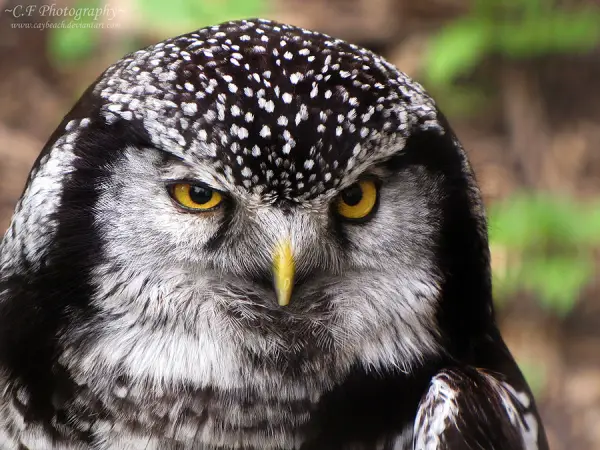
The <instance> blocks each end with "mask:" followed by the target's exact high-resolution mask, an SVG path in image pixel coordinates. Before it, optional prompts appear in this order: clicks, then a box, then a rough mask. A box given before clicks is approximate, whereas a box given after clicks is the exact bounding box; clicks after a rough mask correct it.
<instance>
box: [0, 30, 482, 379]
mask: <svg viewBox="0 0 600 450" xmlns="http://www.w3.org/2000/svg"><path fill="white" fill-rule="evenodd" d="M488 259H489V258H488V250H487V237H486V231H485V219H484V215H483V210H482V206H481V201H480V197H479V193H478V190H477V188H476V186H475V182H474V179H473V176H472V173H471V170H470V168H469V165H468V162H467V160H466V156H465V154H464V152H463V150H462V149H461V146H460V144H459V142H458V141H457V139H456V138H455V137H454V135H453V133H452V131H451V130H450V128H449V127H448V125H447V123H446V121H445V119H444V118H443V117H442V115H441V114H440V112H439V111H438V110H437V108H436V106H435V104H434V102H433V101H432V99H431V98H430V97H429V96H428V95H427V94H426V93H425V92H424V90H423V89H422V87H421V86H420V85H419V84H417V83H416V82H414V81H412V80H411V79H409V78H408V77H407V76H406V75H404V74H402V73H401V72H399V71H398V70H397V69H396V68H394V67H393V66H392V65H390V64H389V63H388V62H386V61H385V60H384V59H383V58H381V57H379V56H376V55H374V54H373V53H371V52H370V51H367V50H365V49H362V48H359V47H357V46H354V45H351V44H347V43H345V42H343V41H340V40H337V39H333V38H330V37H328V36H326V35H323V34H319V33H315V32H310V31H307V30H303V29H299V28H295V27H292V26H287V25H282V24H278V23H275V22H270V21H265V20H252V21H250V20H246V21H238V22H230V23H226V24H223V25H220V26H216V27H211V28H206V29H202V30H200V31H197V32H194V33H190V34H186V35H183V36H180V37H177V38H174V39H170V40H167V41H164V42H161V43H159V44H157V45H154V46H152V47H149V48H147V49H144V50H141V51H138V52H136V53H133V54H131V55H128V56H126V57H125V58H123V59H122V60H121V61H119V62H118V63H116V64H115V65H114V66H112V67H110V68H109V69H108V70H107V71H106V72H105V73H104V74H103V75H102V76H101V77H100V78H99V79H98V80H97V82H96V83H95V84H94V85H92V86H91V87H90V89H88V91H87V92H86V93H85V94H84V96H83V97H82V99H81V100H80V101H79V102H78V104H77V105H76V106H75V107H74V108H73V110H72V111H71V112H70V113H69V114H68V115H67V117H66V118H65V120H64V121H63V123H62V124H61V125H60V127H59V128H58V130H57V131H56V132H55V134H54V135H53V137H52V138H51V139H50V141H49V143H48V144H47V146H46V148H45V149H44V151H43V152H42V154H41V156H40V158H39V159H38V161H37V163H36V165H35V167H34V169H33V171H32V173H31V176H30V179H29V182H28V185H27V188H26V190H25V193H24V195H23V197H22V199H21V201H20V203H19V206H18V209H17V212H16V214H15V217H14V220H13V222H12V225H11V228H10V229H9V231H8V233H7V235H6V237H5V239H4V242H3V247H2V260H1V263H2V277H3V283H4V288H5V293H7V292H9V291H10V290H11V289H15V290H18V289H17V288H16V287H14V286H16V285H17V283H16V281H15V280H17V279H23V277H28V279H29V282H28V287H27V288H19V289H20V291H19V292H20V294H19V295H21V296H23V298H26V299H27V301H26V302H24V303H26V304H27V305H29V306H30V308H29V309H30V311H29V312H27V311H25V312H22V314H21V315H20V316H19V317H18V318H16V319H15V320H17V321H18V322H19V323H21V325H23V326H25V328H27V327H32V328H35V327H37V332H38V333H40V332H42V333H47V334H49V335H51V336H58V338H57V339H55V340H54V342H60V345H61V346H63V347H64V348H69V349H70V351H73V352H74V351H76V349H81V348H88V347H89V346H90V345H92V344H91V342H94V341H98V340H102V339H105V341H106V343H111V342H112V343H114V347H113V348H109V351H112V352H114V353H115V355H118V354H119V344H118V343H117V342H118V339H117V336H121V337H123V340H125V339H126V338H127V339H130V340H131V341H134V340H136V339H138V340H141V339H142V337H141V336H146V337H148V340H149V342H154V343H155V344H156V345H158V344H157V343H159V342H160V343H162V344H163V345H165V346H166V347H168V346H169V345H171V344H169V342H170V341H169V342H168V340H169V336H175V335H177V336H179V337H178V338H177V340H178V344H173V347H169V348H170V349H171V350H170V351H172V354H173V355H174V356H173V358H175V359H177V358H180V359H181V358H184V357H183V356H181V355H183V353H181V354H180V353H178V352H184V350H182V348H183V344H181V342H184V341H185V342H187V343H190V345H192V344H191V343H193V342H201V343H202V345H200V347H201V348H202V349H203V351H204V352H205V353H204V354H205V355H207V354H211V355H212V354H216V355H217V356H218V354H221V356H223V355H228V354H229V353H228V352H234V353H235V352H237V351H238V350H239V349H243V351H244V352H245V354H246V355H253V358H254V359H256V358H258V359H260V360H261V361H264V360H265V359H269V358H271V360H273V361H288V360H289V361H292V360H302V361H305V362H306V364H308V365H309V366H310V365H311V364H314V363H315V360H317V359H319V358H321V357H323V355H325V357H324V358H326V359H327V361H330V362H332V364H333V365H334V366H336V367H338V368H339V367H349V366H351V365H354V364H359V365H363V366H366V367H375V368H377V367H381V366H394V367H398V368H400V369H403V370H410V369H411V368H412V367H414V366H415V365H418V364H420V363H421V362H422V361H423V360H425V359H426V358H427V357H429V356H431V355H439V354H441V353H446V354H450V355H453V354H456V353H460V352H462V353H464V352H468V347H469V343H470V342H471V340H472V339H477V338H478V337H479V336H480V335H479V333H480V331H481V330H483V329H485V327H486V326H487V324H489V323H490V321H491V320H493V318H492V311H491V301H490V281H489V261H488ZM11 286H12V287H11ZM34 294H35V295H34ZM24 303H23V302H22V304H21V308H22V307H23V306H22V305H23V304H24ZM34 305H37V307H36V308H34ZM132 330H138V331H139V332H138V331H132ZM136 333H137V334H136ZM158 335H160V336H161V337H160V338H158V337H156V336H158ZM149 336H154V338H155V339H154V340H152V339H151V338H150V337H149ZM39 339H42V338H41V337H40V338H39ZM111 339H112V340H111ZM49 340H50V339H49ZM173 340H175V338H173ZM219 342H221V343H222V344H218V343H219ZM180 344H181V345H180ZM44 345H51V344H44ZM52 345H56V344H52ZM148 345H150V344H148ZM202 346H204V347H202ZM109 347H110V346H109ZM175 347H176V348H175ZM233 348H235V349H238V350H232V349H233ZM74 349H75V350H74ZM140 352H141V350H140ZM211 352H212V353H211ZM42 353H43V352H40V354H42ZM236 354H237V353H236ZM316 355H320V356H316ZM217 356H215V358H217ZM124 357H125V356H124ZM223 357H225V358H226V356H223ZM114 358H115V359H118V356H114ZM207 358H210V357H209V356H207ZM261 358H262V359H261ZM90 364H91V363H90ZM139 364H141V365H142V366H143V364H144V363H143V362H140V363H139ZM147 364H151V362H147ZM181 364H183V363H181ZM190 364H191V363H190ZM290 364H291V363H290ZM311 367H312V366H311ZM320 367H322V366H320ZM140 370H141V369H140ZM182 370H183V369H182ZM302 370H308V369H305V368H304V369H302Z"/></svg>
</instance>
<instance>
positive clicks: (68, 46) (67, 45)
mask: <svg viewBox="0 0 600 450" xmlns="http://www.w3.org/2000/svg"><path fill="white" fill-rule="evenodd" d="M73 7H74V8H101V7H102V5H101V1H100V0H84V1H79V2H77V3H75V4H74V5H73ZM76 22H77V23H76V25H77V26H72V27H70V28H52V29H50V32H49V36H48V51H49V54H50V57H51V59H52V61H54V62H56V63H59V64H61V63H68V62H71V61H77V60H80V59H83V58H85V57H87V56H88V55H91V54H92V51H93V50H94V47H95V45H96V43H97V40H98V29H94V28H93V27H91V25H92V24H93V22H94V18H93V17H90V16H88V15H83V16H82V17H81V18H80V19H79V20H78V21H76Z"/></svg>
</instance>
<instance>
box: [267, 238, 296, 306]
mask: <svg viewBox="0 0 600 450" xmlns="http://www.w3.org/2000/svg"><path fill="white" fill-rule="evenodd" d="M295 272H296V264H295V262H294V254H293V253H292V244H291V242H290V241H289V240H285V241H282V242H280V243H279V244H278V245H277V246H276V247H275V252H274V253H273V284H274V286H275V293H276V294H277V301H278V302H279V305H280V306H287V305H288V304H289V303H290V298H291V297H292V288H293V287H294V273H295Z"/></svg>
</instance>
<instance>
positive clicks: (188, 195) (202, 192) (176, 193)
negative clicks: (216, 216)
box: [169, 183, 223, 211]
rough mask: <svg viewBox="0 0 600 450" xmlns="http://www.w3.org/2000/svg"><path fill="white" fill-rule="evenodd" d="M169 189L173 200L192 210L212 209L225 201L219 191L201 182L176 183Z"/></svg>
mask: <svg viewBox="0 0 600 450" xmlns="http://www.w3.org/2000/svg"><path fill="white" fill-rule="evenodd" d="M169 190H170V193H171V197H173V200H175V201H176V202H177V203H179V205H181V206H182V207H184V208H185V209H188V210H190V211H211V210H213V209H215V208H217V207H218V206H219V205H220V204H221V202H222V201H223V196H222V195H221V194H220V193H219V192H217V191H215V190H213V189H211V188H209V187H208V186H205V185H203V184H199V183H198V184H194V183H175V184H172V185H171V186H170V189H169Z"/></svg>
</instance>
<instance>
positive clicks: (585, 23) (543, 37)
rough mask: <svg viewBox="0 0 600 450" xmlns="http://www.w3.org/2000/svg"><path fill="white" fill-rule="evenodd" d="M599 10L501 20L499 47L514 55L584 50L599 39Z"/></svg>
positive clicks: (497, 40)
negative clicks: (507, 20) (509, 20)
mask: <svg viewBox="0 0 600 450" xmlns="http://www.w3.org/2000/svg"><path fill="white" fill-rule="evenodd" d="M599 24H600V13H598V11H578V12H571V13H569V12H550V13H545V14H544V15H529V16H526V17H525V18H524V19H521V20H517V21H511V22H504V23H499V25H498V32H497V34H496V36H497V39H496V40H495V48H496V50H497V51H498V52H499V53H501V54H504V55H506V56H508V57H511V58H523V57H531V56H538V55H544V54H550V53H569V52H582V51H589V50H591V49H593V48H594V47H595V46H596V45H597V44H598V43H599V42H600V25H599Z"/></svg>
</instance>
